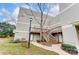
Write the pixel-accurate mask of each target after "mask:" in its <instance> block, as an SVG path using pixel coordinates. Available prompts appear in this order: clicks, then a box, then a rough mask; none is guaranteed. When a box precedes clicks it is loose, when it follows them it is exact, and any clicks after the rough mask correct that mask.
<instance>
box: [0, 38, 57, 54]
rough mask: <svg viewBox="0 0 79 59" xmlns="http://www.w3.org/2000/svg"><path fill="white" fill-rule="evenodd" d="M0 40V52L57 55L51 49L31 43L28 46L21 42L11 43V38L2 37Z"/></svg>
mask: <svg viewBox="0 0 79 59" xmlns="http://www.w3.org/2000/svg"><path fill="white" fill-rule="evenodd" d="M2 41H3V42H0V54H4V55H8V54H9V55H58V54H57V53H55V52H53V51H48V50H45V49H42V48H39V47H37V46H34V45H32V44H31V47H30V48H27V44H26V46H23V45H22V44H21V43H11V38H3V39H2Z"/></svg>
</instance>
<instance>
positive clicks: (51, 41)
mask: <svg viewBox="0 0 79 59" xmlns="http://www.w3.org/2000/svg"><path fill="white" fill-rule="evenodd" d="M43 38H44V39H45V40H46V42H47V44H48V45H49V46H51V45H52V44H57V43H58V41H57V39H56V38H55V37H54V36H53V35H51V34H50V33H48V32H44V33H43Z"/></svg>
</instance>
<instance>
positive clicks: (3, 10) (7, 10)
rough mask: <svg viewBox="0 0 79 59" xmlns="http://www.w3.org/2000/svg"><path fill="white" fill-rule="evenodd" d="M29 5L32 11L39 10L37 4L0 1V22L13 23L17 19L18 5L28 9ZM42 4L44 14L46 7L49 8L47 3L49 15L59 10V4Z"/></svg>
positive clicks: (53, 14)
mask: <svg viewBox="0 0 79 59" xmlns="http://www.w3.org/2000/svg"><path fill="white" fill-rule="evenodd" d="M29 5H30V6H31V9H32V10H33V11H36V12H39V11H40V10H39V8H38V6H37V4H33V3H31V4H25V3H18V4H17V3H0V22H3V21H9V22H10V23H15V22H16V20H17V17H16V16H17V13H18V11H19V7H23V8H26V9H29ZM43 5H44V7H42V8H44V9H45V10H44V13H45V14H46V13H47V11H48V9H49V5H50V7H51V8H50V9H49V15H50V16H53V17H54V16H56V15H57V14H58V12H59V5H58V4H55V3H53V4H42V6H43ZM10 20H11V21H10Z"/></svg>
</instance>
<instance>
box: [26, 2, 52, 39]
mask: <svg viewBox="0 0 79 59" xmlns="http://www.w3.org/2000/svg"><path fill="white" fill-rule="evenodd" d="M27 5H29V7H30V10H31V12H32V15H33V16H34V18H35V19H36V16H35V15H34V14H33V10H32V8H31V4H27ZM35 5H36V6H37V8H38V9H39V11H40V16H41V17H40V22H38V21H37V20H36V21H37V22H38V24H39V25H40V40H42V39H43V27H44V24H45V23H46V20H47V17H48V13H49V10H50V8H51V7H50V4H47V3H36V4H35ZM46 7H47V8H46ZM45 11H46V12H45ZM45 13H46V14H45ZM44 15H46V17H45V18H44Z"/></svg>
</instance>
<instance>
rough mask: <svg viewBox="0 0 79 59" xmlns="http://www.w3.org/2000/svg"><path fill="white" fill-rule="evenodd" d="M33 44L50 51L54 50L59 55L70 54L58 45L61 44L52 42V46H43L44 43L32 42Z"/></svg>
mask: <svg viewBox="0 0 79 59" xmlns="http://www.w3.org/2000/svg"><path fill="white" fill-rule="evenodd" d="M32 44H33V45H36V46H38V47H41V48H43V49H46V50H50V51H54V52H56V53H58V54H59V55H70V54H68V53H67V52H65V51H63V50H62V49H61V48H60V47H61V44H54V45H52V47H48V46H45V45H41V44H39V43H37V42H32Z"/></svg>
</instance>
